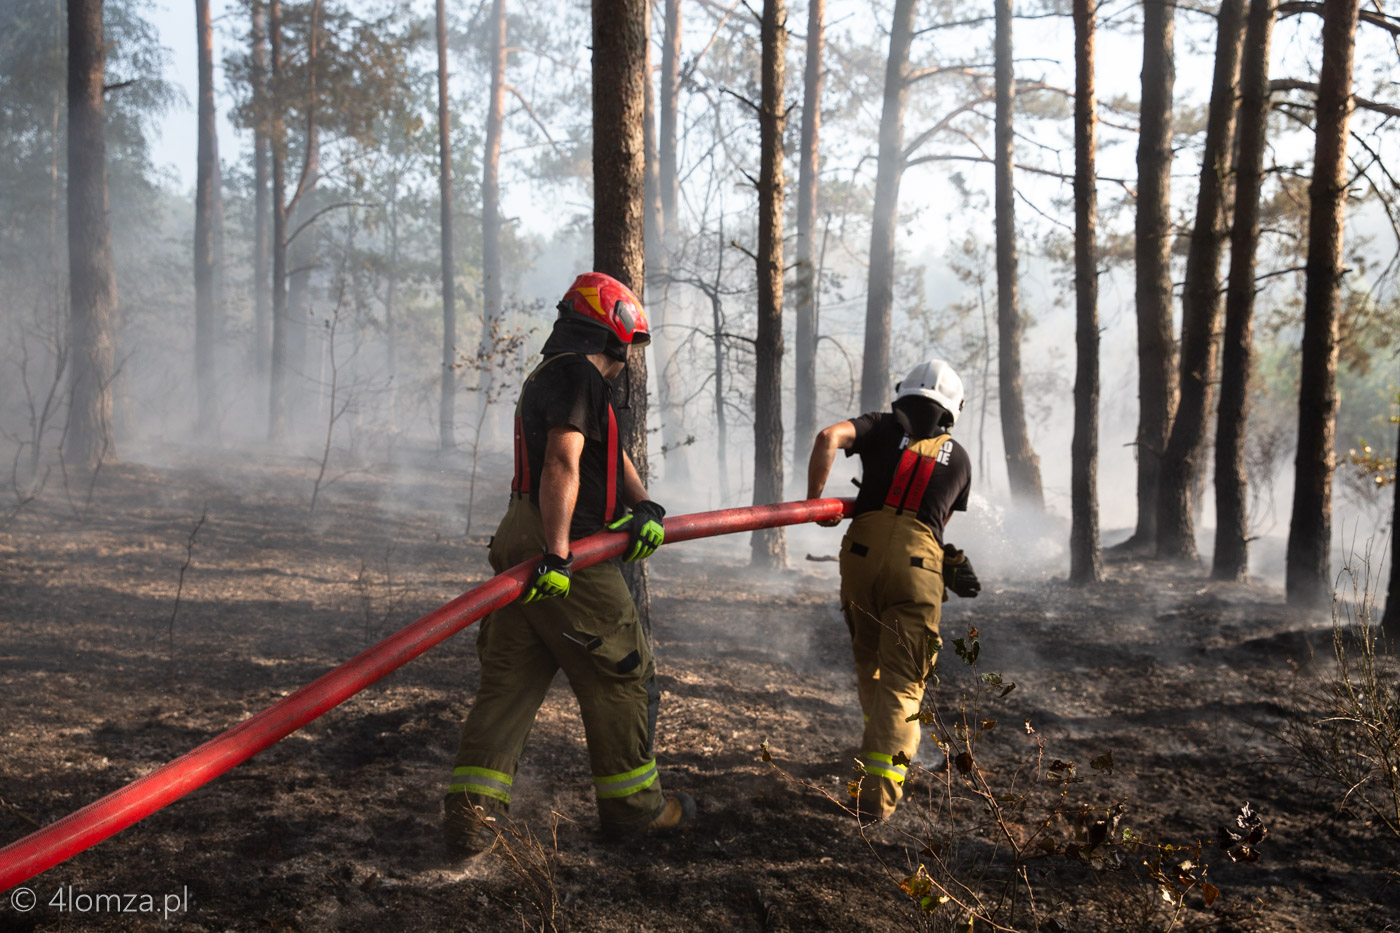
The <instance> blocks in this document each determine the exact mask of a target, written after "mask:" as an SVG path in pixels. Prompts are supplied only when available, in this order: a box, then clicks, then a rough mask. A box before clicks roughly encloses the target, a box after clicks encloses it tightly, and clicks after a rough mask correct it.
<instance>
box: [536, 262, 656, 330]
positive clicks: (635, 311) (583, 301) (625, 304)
mask: <svg viewBox="0 0 1400 933" xmlns="http://www.w3.org/2000/svg"><path fill="white" fill-rule="evenodd" d="M559 310H560V311H561V312H570V311H571V312H573V313H574V314H580V315H582V316H583V317H585V318H587V319H588V320H589V321H592V322H593V323H595V324H598V325H600V326H602V327H606V328H607V329H608V330H610V331H612V332H613V333H614V334H616V335H617V337H618V339H619V340H621V341H622V342H623V343H629V344H635V345H636V346H641V345H642V344H645V343H649V342H650V341H651V334H650V333H648V332H647V316H646V312H645V311H643V310H642V303H641V302H640V301H638V300H637V296H636V295H634V294H633V293H632V289H630V288H628V287H627V286H626V285H623V284H622V283H621V282H619V281H618V280H617V279H615V278H613V277H612V276H610V275H604V274H603V273H601V272H585V273H584V274H583V275H580V276H579V277H578V278H576V279H574V284H573V285H572V286H571V287H570V288H569V290H568V291H567V292H565V293H564V300H563V301H561V302H559Z"/></svg>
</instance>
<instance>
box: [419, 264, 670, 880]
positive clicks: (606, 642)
mask: <svg viewBox="0 0 1400 933" xmlns="http://www.w3.org/2000/svg"><path fill="white" fill-rule="evenodd" d="M650 339H651V337H650V335H649V334H648V332H647V319H646V314H645V312H644V311H643V310H642V304H641V302H640V301H638V300H637V296H636V295H634V294H633V293H632V290H631V289H630V288H628V287H627V286H626V285H624V284H622V283H621V282H619V281H617V280H616V279H614V278H612V277H611V276H608V275H604V274H602V273H600V272H588V273H584V274H583V275H580V276H579V277H578V278H577V279H576V280H575V281H574V284H573V286H572V287H571V288H570V289H569V290H568V292H567V293H566V294H565V295H564V300H563V301H561V302H560V303H559V317H558V319H557V320H556V321H555V322H554V328H553V330H552V331H551V333H550V336H549V339H548V340H547V341H546V342H545V345H544V349H543V351H542V353H543V356H544V360H543V361H542V362H541V363H540V364H539V365H538V366H537V367H535V370H534V372H532V373H531V374H530V375H529V377H528V378H527V379H526V380H525V384H524V387H523V388H522V390H521V393H520V400H519V402H518V403H517V404H516V408H515V477H514V480H513V481H512V482H511V495H510V505H509V507H508V508H507V510H506V514H505V518H503V519H502V520H501V523H500V525H499V526H498V527H497V529H496V534H495V537H494V538H493V539H492V542H491V550H490V559H491V566H492V567H493V568H494V569H495V570H496V571H497V572H498V573H499V572H500V571H503V570H505V569H507V568H509V567H512V566H514V565H516V564H518V563H520V562H521V561H524V560H527V559H529V558H531V557H535V558H538V560H539V563H538V565H537V566H536V569H535V571H534V574H533V575H532V577H531V579H530V581H529V582H528V583H527V585H526V587H525V593H524V595H523V596H522V597H521V598H520V599H519V600H517V601H516V602H514V603H512V604H510V605H509V606H507V607H505V608H504V609H501V610H498V611H497V612H495V613H493V614H492V615H490V616H489V617H488V618H487V619H486V620H485V621H484V622H483V623H482V625H481V632H480V635H479V636H478V638H477V654H478V656H479V658H480V660H481V686H480V688H479V689H478V690H477V693H476V698H475V700H474V702H473V704H472V708H471V711H470V712H469V713H468V715H467V720H466V723H465V724H464V725H463V727H462V735H461V740H460V742H459V744H458V748H457V755H456V758H455V759H454V761H453V768H452V777H451V780H450V782H449V786H448V793H447V797H446V801H445V807H444V815H443V838H444V842H445V844H446V847H447V852H448V855H449V856H450V857H452V858H457V859H459V858H466V857H471V856H474V855H477V854H480V853H481V852H484V851H486V850H487V849H489V848H490V847H491V846H492V845H493V844H494V842H495V840H496V839H497V836H498V833H497V831H496V829H494V828H493V825H492V824H493V823H494V821H495V819H496V818H498V817H502V816H505V815H506V813H507V812H508V810H509V808H510V800H511V787H512V784H513V783H514V780H515V772H516V766H517V764H518V762H519V759H520V754H521V751H522V750H523V749H524V747H525V738H526V736H527V735H528V734H529V731H530V727H531V725H532V724H533V723H534V719H535V714H536V712H537V711H538V710H539V706H540V703H541V702H542V701H543V700H544V697H545V693H546V691H548V689H549V684H550V681H552V680H553V679H554V675H555V672H556V671H558V670H559V669H560V668H562V669H563V670H564V673H565V675H566V676H567V677H568V679H569V684H570V686H572V687H573V690H574V694H575V695H576V696H577V697H578V702H579V711H580V713H581V714H582V718H583V727H584V733H585V736H586V738H587V741H588V754H589V759H590V762H591V765H592V770H593V785H594V790H595V792H596V795H597V801H598V816H599V819H600V822H601V823H602V826H603V829H604V830H605V831H606V832H609V833H610V834H614V835H626V834H629V833H634V832H665V831H670V830H674V829H676V828H678V827H680V826H682V825H684V824H685V823H687V822H689V821H690V820H691V819H692V818H693V816H694V813H695V801H694V800H693V799H691V797H690V796H689V795H688V794H684V793H663V792H662V790H661V779H660V776H659V775H658V772H657V765H656V757H655V751H654V748H653V743H654V739H655V732H656V714H657V707H658V704H659V702H660V691H659V690H658V689H657V687H656V678H655V666H654V664H653V662H652V656H651V648H650V646H649V645H648V644H647V641H646V637H645V635H644V634H643V632H642V629H641V625H640V623H639V620H638V616H637V608H636V606H635V605H634V604H633V602H632V597H631V595H630V594H629V593H628V590H627V586H626V583H625V582H624V581H623V579H622V574H621V572H620V571H619V570H618V567H617V565H616V564H615V563H614V562H611V561H609V562H605V563H601V564H596V565H594V566H592V567H587V568H582V569H580V570H578V571H574V570H573V569H572V568H571V566H570V562H571V559H572V556H573V555H572V552H571V550H570V547H569V542H570V541H572V540H575V539H579V538H583V537H586V536H588V535H590V534H593V533H594V532H597V531H600V530H602V529H603V528H604V527H607V528H611V529H613V530H616V531H625V532H627V533H628V535H629V536H630V543H629V545H628V549H627V551H626V552H624V558H623V559H624V560H629V561H630V560H642V559H645V558H646V557H649V556H650V555H651V554H652V553H653V552H654V551H655V550H656V548H657V547H658V546H659V545H660V544H661V543H662V540H663V537H664V529H663V527H662V524H661V519H662V517H663V516H664V515H665V510H664V509H663V508H661V506H659V505H657V504H656V503H655V502H652V501H651V500H650V499H649V498H648V496H647V491H646V487H645V486H643V485H642V481H641V478H640V477H639V476H638V475H637V471H636V468H635V467H633V465H632V461H631V459H630V458H629V457H628V456H627V453H626V451H624V450H623V449H622V443H621V440H620V438H619V437H618V430H617V416H616V414H615V413H614V411H613V407H612V403H611V400H610V396H611V391H612V390H611V384H610V380H612V379H614V378H616V377H617V376H618V375H619V374H620V373H621V372H622V370H623V367H624V365H625V364H626V361H627V354H628V351H629V350H630V349H631V348H632V347H640V346H643V345H645V344H646V343H647V342H648V341H650ZM629 509H630V511H629Z"/></svg>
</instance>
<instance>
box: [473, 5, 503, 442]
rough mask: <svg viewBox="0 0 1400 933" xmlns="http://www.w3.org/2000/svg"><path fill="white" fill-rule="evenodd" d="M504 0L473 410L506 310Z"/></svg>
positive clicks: (484, 206) (499, 16)
mask: <svg viewBox="0 0 1400 933" xmlns="http://www.w3.org/2000/svg"><path fill="white" fill-rule="evenodd" d="M507 54H508V52H507V50H506V0H494V2H493V3H492V6H491V96H490V102H489V104H488V106H487V111H486V151H485V152H484V153H483V154H482V162H481V265H482V269H481V278H482V286H481V291H482V300H483V303H484V304H485V306H486V307H485V311H484V316H483V319H482V328H481V342H480V344H479V352H478V358H479V359H480V360H482V361H483V362H484V364H485V365H484V367H483V368H482V369H481V371H480V372H479V373H478V374H477V388H478V390H479V394H478V397H477V406H478V414H480V407H481V406H484V405H486V403H487V395H488V393H489V392H490V390H491V382H492V377H493V375H494V368H493V366H492V365H491V361H492V359H493V357H494V355H495V352H496V348H495V346H494V345H493V341H494V339H495V333H496V331H497V329H498V328H499V327H500V324H501V318H502V315H503V313H504V311H505V297H504V295H505V291H504V289H505V286H504V283H503V274H504V273H503V272H502V261H501V229H502V222H501V131H502V127H503V124H504V122H505V107H506V60H507Z"/></svg>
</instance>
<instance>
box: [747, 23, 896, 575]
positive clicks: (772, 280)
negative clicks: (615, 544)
mask: <svg viewBox="0 0 1400 933" xmlns="http://www.w3.org/2000/svg"><path fill="white" fill-rule="evenodd" d="M762 41H763V65H762V68H763V78H762V90H761V92H760V93H761V97H760V101H759V109H758V138H759V148H760V151H761V161H760V163H759V170H758V335H757V336H758V342H757V343H756V345H755V346H754V357H755V363H754V393H753V395H754V419H753V439H754V450H753V501H754V505H764V504H767V503H770V502H778V501H779V500H781V499H782V497H783V193H784V192H783V188H784V184H785V179H784V177H783V174H784V173H783V126H784V124H785V123H786V114H787V111H786V105H785V103H784V101H783V93H784V92H783V79H784V77H785V70H786V69H785V62H786V60H787V4H786V3H785V0H764V3H763V25H762ZM886 320H888V318H887V319H886ZM885 350H886V353H887V354H888V352H889V347H888V346H886V348H885ZM752 564H753V566H755V567H764V568H768V569H772V570H777V569H782V568H784V567H786V566H787V536H786V535H785V534H784V530H783V529H782V528H765V529H762V530H760V531H755V532H754V533H753V560H752Z"/></svg>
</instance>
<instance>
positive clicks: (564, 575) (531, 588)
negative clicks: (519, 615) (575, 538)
mask: <svg viewBox="0 0 1400 933" xmlns="http://www.w3.org/2000/svg"><path fill="white" fill-rule="evenodd" d="M573 563H574V555H573V554H570V555H569V556H568V557H560V556H559V555H558V554H550V553H549V552H548V551H546V552H545V554H544V556H543V557H541V558H540V562H539V563H538V564H537V565H536V566H535V575H534V577H533V578H532V579H531V580H530V582H529V583H527V584H525V598H524V600H523V602H527V603H534V602H539V601H540V600H541V599H553V598H554V597H556V596H568V595H569V581H570V580H571V579H573V576H574V571H573Z"/></svg>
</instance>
